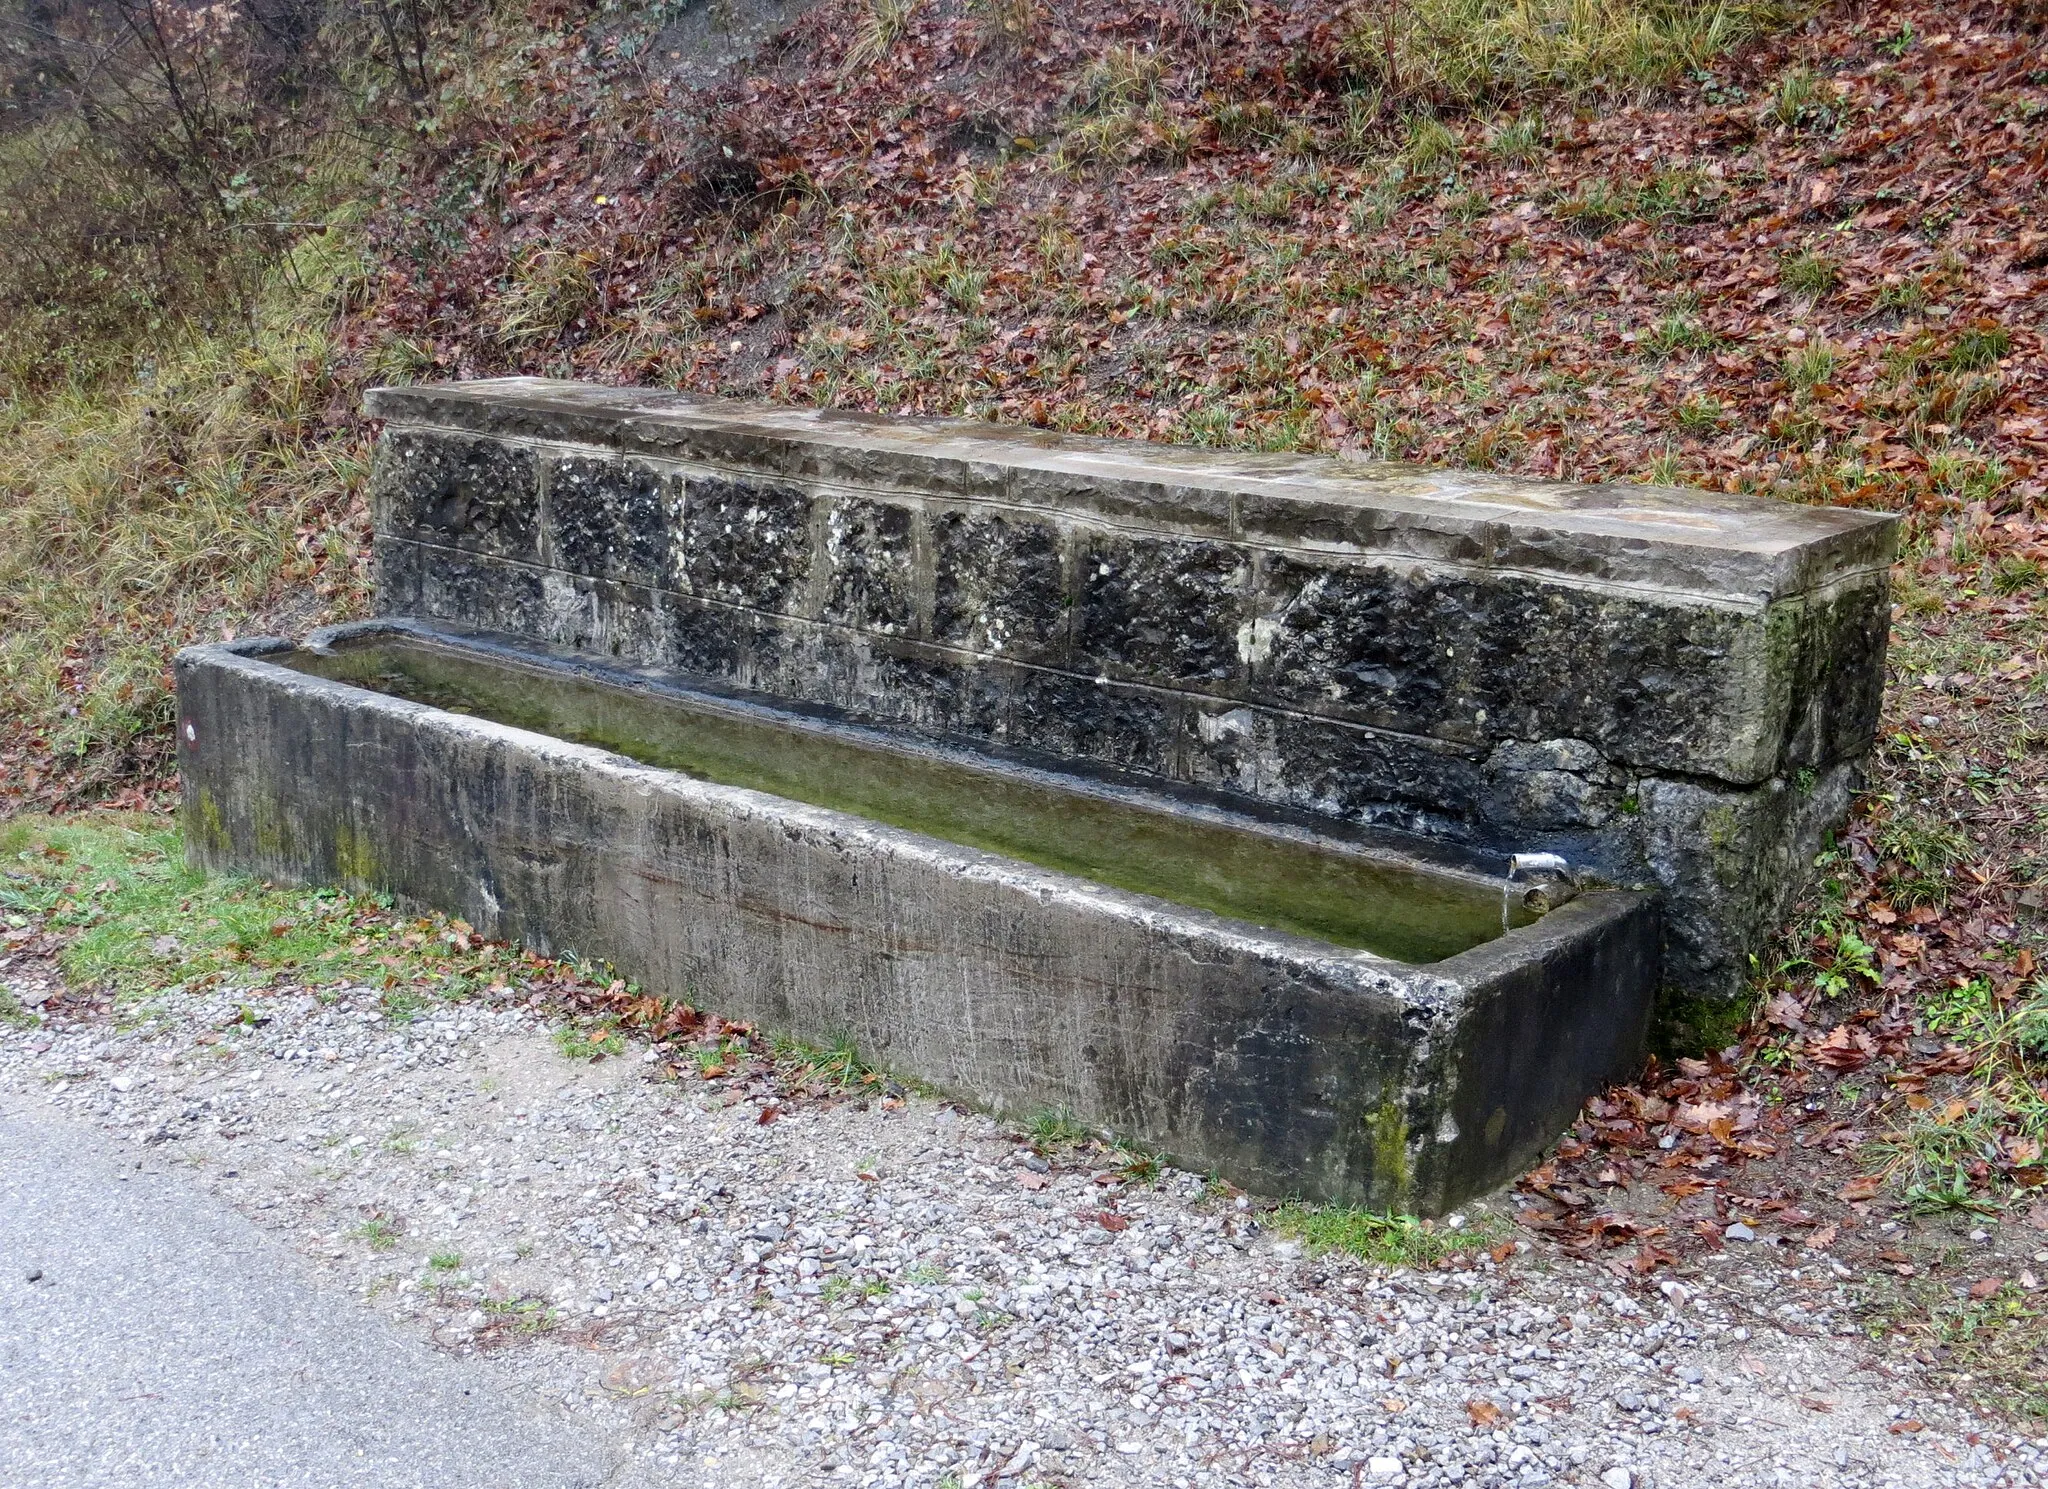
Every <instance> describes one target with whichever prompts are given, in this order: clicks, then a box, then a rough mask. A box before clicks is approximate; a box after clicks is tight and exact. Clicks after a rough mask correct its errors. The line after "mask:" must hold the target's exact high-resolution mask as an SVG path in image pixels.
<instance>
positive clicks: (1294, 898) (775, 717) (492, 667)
mask: <svg viewBox="0 0 2048 1489" xmlns="http://www.w3.org/2000/svg"><path fill="white" fill-rule="evenodd" d="M269 660H273V661H276V662H279V663H281V664H283V665H285V666H288V667H291V668H293V669H295V670H298V671H301V672H305V673H309V674H312V675H315V676H319V677H324V678H328V679H331V680H334V681H338V682H344V683H348V684H352V685H355V686H359V687H364V688H369V689H373V690H375V691H378V692H381V693H385V694H389V695H391V696H395V697H399V698H404V699H408V700H410V701H413V702H417V703H422V704H427V705H430V706H433V707H436V708H441V709H445V710H448V711H450V712H455V713H465V714H473V715H475V716H477V717H480V718H485V719H489V720H492V721H494V722H496V723H499V724H504V725H508V726H511V727H514V728H520V729H527V730H532V731H534V732H536V733H542V734H547V735H551V736H554V737H556V738H560V739H566V740H571V741H574V742H576V743H579V744H586V745H593V746H596V747H598V748H601V749H605V750H609V751H611V752H613V753H615V754H619V755H623V756H626V757H627V758H629V759H633V760H636V761H639V762H641V763H643V764H647V765H653V766H659V767H662V768H664V769H668V770H674V771H678V772H680V773H683V774H686V775H689V776H692V777H695V778H697V779H701V780H709V781H713V782H717V783H719V784H722V785H728V786H738V787H744V788H747V789H751V790H756V791H763V792H768V793H771V794H773V795H776V796H780V797H784V798H787V799H790V800H794V801H799V802H804V803H807V804H810V805H813V806H819V807H826V808H830V809H833V810H836V811H843V812H847V813H850V814H853V815H856V816H860V817H864V818H867V819H869V820H872V821H876V822H882V823H886V824H888V825H890V826H893V827H899V828H903V829H907V830H910V831H913V832H918V833H922V834H925V835H927V836H930V837H935V838H939V839H943V840H945V841H948V842H951V843H956V844H959V845H961V846H964V847H969V848H975V849H980V850H983V851H987V852H992V853H998V854H1003V855H1005V856H1008V857H1011V858H1016V859H1022V860H1024V861H1025V862H1028V863H1034V864H1038V865H1040V866H1041V867H1044V868H1049V869H1054V870H1058V871H1060V872H1063V873H1067V874H1072V875H1074V876H1076V877H1078V878H1083V879H1088V880H1093V881H1095V882H1097V883H1101V884H1106V885H1111V886H1114V887H1116V888H1118V889H1123V890H1128V891H1131V892H1133V893H1137V894H1144V895H1150V896H1154V897H1156V898H1159V899H1163V900H1168V901H1172V902H1174V903H1177V904H1181V905H1187V906H1191V907H1194V908H1197V909H1201V910H1206V911H1209V912H1211V913H1213V914H1217V915H1222V916H1226V917H1229V918H1231V919H1234V920H1240V921H1247V922H1250V923H1251V924H1253V925H1256V926H1258V927H1260V928H1262V929H1272V930H1279V931H1285V932H1289V933H1292V934H1295V935H1299V936H1305V937H1309V938H1312V939H1315V940H1318V941H1324V942H1328V943H1331V944H1333V945H1336V946H1340V947H1348V948H1354V949H1357V950H1361V951H1366V952H1370V953H1373V954H1375V955H1378V956H1381V957H1385V958H1388V959H1390V960H1393V961H1398V962H1403V963H1408V964H1411V965H1415V964H1425V963H1429V962H1435V961H1440V960H1442V959H1444V958H1447V957H1451V956H1455V955H1457V954H1458V953H1460V952H1462V951H1466V950H1469V949H1471V948H1472V947H1474V946H1477V945H1480V944H1481V943H1483V942H1486V941H1490V940H1493V939H1495V938H1496V937H1498V936H1499V935H1500V934H1501V933H1502V907H1503V899H1502V885H1501V882H1500V881H1499V880H1497V879H1488V878H1486V877H1482V876H1481V875H1479V874H1477V873H1473V874H1469V875H1467V874H1460V873H1457V872H1451V871H1445V870H1439V869H1435V868H1431V867H1422V866H1417V865H1414V864H1409V863H1405V862H1402V861H1400V860H1399V859H1397V858H1394V857H1391V856H1383V855H1379V854H1375V853H1373V852H1372V851H1370V850H1368V849H1364V848H1361V847H1358V846H1355V845H1351V844H1346V843H1341V842H1335V841H1330V840H1323V839H1311V838H1305V837H1304V836H1301V835H1293V834H1289V833H1285V832H1280V831H1275V830H1270V829H1268V828H1266V827H1265V826H1264V825H1262V824H1257V823H1251V822H1245V823H1242V824H1240V823H1237V822H1233V821H1229V820H1224V819H1222V818H1221V817H1220V815H1219V814H1217V813H1214V812H1202V811H1194V810H1191V809H1188V808H1187V807H1185V806H1182V805H1179V804H1177V803H1174V802H1172V801H1170V800H1166V799H1160V800H1158V801H1157V802H1148V801H1146V800H1144V799H1142V796H1141V795H1139V794H1137V793H1132V792H1128V791H1116V792H1113V793H1111V792H1105V791H1100V790H1091V789H1089V787H1088V785H1087V784H1086V783H1083V782H1079V781H1076V782H1074V783H1073V784H1071V785H1070V784H1068V783H1067V782H1065V781H1061V780H1057V779H1054V778H1052V777H1051V776H1049V775H1048V774H1047V773H1046V772H1042V771H1036V770H1027V769H1019V768H1017V767H1014V766H1012V765H1009V764H1007V763H1005V762H997V761H993V760H991V761H989V762H987V763H982V762H977V761H974V760H972V759H967V758H963V757H962V755H961V754H960V753H959V752H950V751H935V750H928V749H921V748H919V747H917V746H916V745H914V744H912V743H910V742H907V741H905V742H897V741H894V740H891V739H889V738H888V737H886V736H882V735H879V734H877V733H876V732H874V731H870V730H856V729H850V728H846V727H844V726H838V725H834V724H832V723H830V722H828V721H822V720H818V719H813V718H809V717H805V716H801V715H794V714H781V713H779V712H778V711H777V710H774V709H772V708H769V707H764V706H761V705H756V704H751V703H747V704H739V703H735V702H734V701H732V700H729V699H725V698H720V697H716V696H711V695H699V694H694V693H691V692H689V691H687V690H684V689H678V688H667V687H664V688H661V689H658V690H657V689H654V688H651V687H648V686H645V685H636V684H632V683H623V682H619V683H615V682H608V681H605V680H602V679H599V678H596V677H592V676H590V675H588V674H586V673H584V672H582V671H580V670H576V669H573V668H570V667H567V666H564V665H562V664H560V663H553V662H550V661H549V660H548V659H546V658H533V659H531V660H528V659H524V658H517V657H508V656H506V655H505V654H504V653H503V652H502V651H501V650H498V649H491V650H489V651H485V650H481V649H471V648H468V647H464V646H462V645H459V644H452V643H446V642H439V641H432V640H427V639H424V638H420V637H415V636H407V635H403V634H392V633H373V634H370V635H364V636H357V637H338V638H335V640H334V641H333V642H332V643H331V644H330V645H328V646H325V647H319V648H314V649H300V650H296V651H293V652H289V653H284V654H282V655H278V656H275V657H272V658H270V659H269ZM1509 914H1510V923H1511V924H1516V925H1521V924H1527V923H1529V922H1530V921H1531V920H1533V919H1534V918H1535V917H1534V913H1533V912H1532V911H1530V910H1529V909H1527V908H1526V907H1525V906H1523V905H1522V903H1521V902H1520V901H1519V899H1517V900H1515V901H1513V902H1512V903H1511V904H1510V906H1509Z"/></svg>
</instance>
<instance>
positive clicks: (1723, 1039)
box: [1650, 986, 1756, 1060]
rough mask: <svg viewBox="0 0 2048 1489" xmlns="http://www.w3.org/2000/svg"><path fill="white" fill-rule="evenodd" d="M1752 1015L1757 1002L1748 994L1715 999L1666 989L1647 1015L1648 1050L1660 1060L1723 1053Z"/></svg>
mask: <svg viewBox="0 0 2048 1489" xmlns="http://www.w3.org/2000/svg"><path fill="white" fill-rule="evenodd" d="M1755 1011H1756V999H1755V998H1754V997H1753V996H1752V995H1751V994H1750V993H1748V992H1747V991H1745V992H1742V993H1740V994H1737V995H1736V996H1735V997H1733V998H1715V997H1707V996H1702V995H1700V994H1698V993H1688V992H1686V991H1684V990H1683V989H1680V988H1675V987H1671V986H1666V987H1665V988H1664V989H1663V991H1662V992H1660V993H1659V994H1658V997H1657V1002H1656V1006H1655V1007H1654V1008H1653V1009H1652V1010H1651V1013H1650V1049H1651V1050H1652V1051H1653V1052H1654V1053H1655V1054H1656V1056H1657V1058H1658V1059H1660V1060H1675V1059H1677V1058H1678V1057H1679V1056H1681V1055H1692V1056H1699V1055H1705V1054H1710V1053H1712V1052H1713V1051H1715V1050H1724V1049H1726V1048H1728V1046H1729V1045H1731V1044H1734V1043H1735V1042H1736V1040H1738V1039H1739V1038H1740V1037H1741V1035H1742V1029H1743V1026H1744V1025H1745V1024H1747V1023H1748V1022H1749V1019H1750V1015H1751V1014H1753V1013H1754V1012H1755Z"/></svg>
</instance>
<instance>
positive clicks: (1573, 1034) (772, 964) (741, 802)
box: [177, 642, 1656, 1210]
mask: <svg viewBox="0 0 2048 1489" xmlns="http://www.w3.org/2000/svg"><path fill="white" fill-rule="evenodd" d="M288 649H289V648H287V647H286V646H285V644H284V643H281V642H245V643H237V644H234V645H230V646H205V647H197V648H193V649H191V650H189V651H186V652H184V653H182V654H180V656H179V658H178V663H177V673H178V699H179V709H180V715H181V719H180V740H181V747H182V748H181V759H180V764H181V768H182V774H183V779H184V789H185V809H186V821H187V823H188V844H189V851H190V853H191V854H192V856H193V859H194V861H195V862H196V863H197V864H199V865H200V866H202V867H205V868H209V869H214V870H234V871H239V872H252V873H257V874H261V875H264V876H265V877H268V878H271V879H274V880H279V881H283V882H291V883H342V884H347V885H351V886H354V887H358V888H375V889H382V890H389V891H392V892H395V893H397V894H400V895H403V896H405V897H407V898H409V899H411V900H414V901H418V902H423V903H426V904H431V905H436V906H440V907H442V908H445V909H447V910H449V911H452V912H456V913H459V914H461V915H463V916H464V917H466V918H467V919H468V920H470V921H471V923H473V924H475V925H476V926H478V927H480V928H481V929H483V930H484V931H485V932H486V933H488V934H490V935H493V936H507V937H518V938H519V939H521V940H522V941H524V942H526V943H527V944H529V945H532V946H534V947H537V948H539V949H542V950H547V951H554V952H565V951H569V950H577V951H584V952H589V953H593V954H598V955H602V956H604V957H607V958H609V959H610V960H611V961H613V962H614V963H615V964H617V965H618V966H619V967H620V969H621V970H622V971H623V972H624V973H625V974H626V975H627V976H629V977H632V978H634V979H636V980H638V981H640V982H641V983H642V984H644V985H645V986H647V987H650V988H652V989H655V990H657V991H660V992H663V993H667V994H672V995H676V996H683V997H688V998H690V999H692V1000H693V1001H696V1002H697V1003H699V1004H700V1005H704V1006H710V1007H715V1008H717V1009H719V1010H720V1011H722V1012H726V1013H730V1014H738V1015H741V1016H744V1017H749V1018H753V1019H757V1020H759V1021H760V1022H761V1023H763V1024H764V1025H766V1026H767V1027H770V1028H774V1029H777V1030H786V1031H789V1032H792V1033H796V1034H798V1035H802V1036H806V1037H809V1038H812V1039H816V1040H826V1039H831V1038H835V1037H839V1036H848V1037H851V1038H852V1039H853V1040H854V1041H856V1042H857V1043H858V1045H859V1046H860V1048H861V1049H862V1050H863V1051H864V1052H865V1053H868V1054H869V1055H871V1056H872V1057H873V1058H876V1059H878V1060H880V1061H882V1062H884V1063H885V1064H887V1065H889V1066H891V1067H894V1068H896V1069H899V1070H902V1071H905V1072H908V1073H912V1074H915V1075H918V1076H922V1077H924V1078H926V1079H928V1080H931V1081H933V1082H935V1083H936V1084H938V1085H940V1086H942V1087H945V1088H948V1089H951V1090H953V1091H956V1092H958V1093H960V1094H963V1095H966V1096H968V1097H970V1098H972V1099H976V1100H979V1101H982V1102H985V1103H989V1104H992V1105H995V1106H996V1107H998V1108H999V1109H1001V1108H1008V1109H1014V1110H1032V1109H1036V1108H1040V1107H1045V1106H1064V1107H1067V1108H1070V1109H1071V1110H1073V1111H1074V1112H1076V1113H1077V1114H1079V1115H1080V1116H1082V1117H1083V1118H1085V1119H1087V1120H1089V1121H1091V1122H1095V1123H1101V1124H1104V1125H1107V1126H1111V1127H1114V1128H1115V1129H1117V1130H1119V1131H1121V1132H1123V1133H1126V1134H1128V1135H1130V1136H1132V1137H1134V1138H1137V1139H1139V1140H1141V1141H1143V1142H1145V1143H1147V1144H1148V1145H1151V1146H1154V1147H1157V1148H1159V1149H1161V1150H1163V1151H1165V1152H1166V1153H1168V1154H1169V1155H1171V1156H1173V1157H1174V1158H1176V1159H1177V1160H1179V1161H1181V1162H1183V1163H1185V1164H1188V1165H1190V1166H1192V1167H1195V1168H1197V1169H1201V1168H1209V1167H1213V1168H1215V1169H1217V1170H1219V1171H1221V1172H1222V1173H1224V1174H1226V1175H1228V1176H1229V1177H1231V1178H1232V1179H1234V1180H1235V1181H1237V1182H1239V1183H1241V1184H1245V1185H1247V1186H1249V1187H1253V1188H1257V1189H1259V1190H1262V1191H1265V1192H1268V1193H1283V1194H1284V1193H1301V1194H1308V1195H1313V1196H1318V1197H1323V1198H1329V1199H1338V1200H1345V1201H1349V1202H1355V1203H1363V1204H1370V1205H1376V1206H1388V1205H1392V1206H1398V1207H1401V1208H1406V1209H1422V1210H1439V1209H1442V1208H1444V1207H1447V1206H1449V1205H1452V1204H1455V1203H1457V1202H1458V1201H1459V1200H1461V1199H1463V1198H1465V1197H1467V1196H1469V1195H1471V1194H1474V1193H1476V1192H1479V1191H1482V1190H1484V1189H1486V1188H1489V1187H1491V1186H1493V1185H1495V1184H1497V1183H1499V1182H1501V1181H1502V1180H1504V1179H1506V1178H1508V1177H1509V1176H1511V1175H1513V1174H1514V1173H1517V1172H1519V1171H1520V1170H1521V1169H1522V1168H1523V1167H1524V1166H1526V1164H1527V1163H1528V1162H1530V1161H1531V1160H1532V1159H1533V1158H1534V1157H1535V1156H1536V1154H1537V1153H1538V1152H1540V1150H1541V1149H1542V1148H1543V1147H1544V1146H1545V1145H1546V1144H1547V1143H1548V1142H1549V1141H1550V1140H1551V1139H1552V1138H1553V1137H1554V1136H1555V1134H1556V1132H1557V1131H1558V1129H1559V1128H1560V1127H1562V1126H1563V1125H1564V1124H1565V1123H1566V1122H1567V1121H1568V1120H1569V1119H1570V1117H1571V1115H1572V1113H1573V1112H1575V1111H1576V1110H1577V1108H1578V1105H1579V1103H1580V1102H1581V1101H1582V1100H1583V1098H1584V1096H1585V1095H1586V1094H1587V1093H1588V1092H1589V1091H1591V1090H1593V1089H1596V1088H1597V1087H1598V1085H1599V1084H1600V1083H1601V1082H1602V1081H1603V1080H1605V1079H1608V1078H1610V1077H1612V1076H1615V1075H1618V1074H1621V1073H1622V1072H1623V1071H1625V1070H1626V1069H1628V1068H1629V1067H1630V1066H1631V1065H1632V1063H1633V1061H1634V1060H1635V1059H1636V1058H1637V1056H1638V1054H1639V1051H1640V1048H1641V1043H1642V1038H1643V1029H1644V1023H1645V1018H1646V1014H1647V1007H1648V1002H1649V998H1648V993H1649V988H1650V980H1651V978H1652V976H1653V974H1654V965H1655V947H1656V915H1655V911H1654V908H1653V907H1652V905H1651V904H1650V903H1649V902H1648V901H1647V900H1646V899H1645V898H1643V897H1641V896H1637V895H1633V894H1629V893H1624V892H1603V893H1595V894H1590V895H1585V896H1582V897H1581V898H1579V899H1577V900H1575V901H1572V902H1571V903H1569V904H1567V905H1565V906H1564V907H1563V908H1561V909H1559V910H1556V911H1553V912H1552V913H1551V914H1550V915H1548V916H1546V917H1545V918H1544V919H1543V920H1541V921H1539V922H1538V923H1537V924H1535V925H1533V926H1528V927H1525V928H1522V929H1518V930H1517V931H1515V932H1514V933H1513V934H1512V935H1511V936H1506V937H1502V938H1500V939H1498V940H1495V941H1491V942H1488V943H1486V944H1484V945H1482V946H1480V947H1478V948H1476V949H1474V950H1471V951H1468V952H1464V953H1462V954H1460V955H1457V956H1454V957H1450V958H1448V959H1446V960H1443V961H1439V962H1435V963H1432V964H1430V965H1427V966H1420V967H1411V966H1404V965H1402V964H1399V963H1395V962H1391V961H1387V960H1385V959H1382V958H1379V957H1376V956H1373V955H1370V954H1368V953H1364V952H1357V953H1349V952H1344V951H1340V950H1339V949H1337V948H1335V947H1331V946H1328V945H1324V944H1322V943H1319V942H1314V941H1308V940H1304V939H1300V938H1296V937H1290V936H1286V935H1282V934H1277V933H1270V932H1261V931H1259V930H1258V929H1257V928H1256V927H1253V926H1251V925H1248V924H1245V923H1242V922H1235V921H1229V920H1224V919H1220V918H1218V917H1215V916H1211V915H1207V914H1205V913H1203V912H1200V911H1196V910H1187V909H1181V908H1178V907H1175V906H1173V905H1169V904H1167V903H1165V902H1164V901H1160V900H1155V899H1149V898H1146V897H1142V896H1137V895H1132V894H1126V893H1123V892H1120V891H1117V890H1114V889H1109V888H1104V887H1101V886H1099V885H1094V884H1090V883H1088V882H1085V881H1083V880H1079V879H1075V878H1071V877H1068V876H1066V875H1063V874H1058V873H1053V872H1050V871H1047V870H1041V869H1037V868H1034V867H1031V866H1029V865H1026V864H1022V863H1019V862H1017V861H1015V860H1011V859H1005V858H1000V857H996V856H994V855H990V854H985V853H979V852H976V851H973V850H971V849H965V848H959V847H955V846H952V845H950V844H947V843H942V842H938V841H936V840H934V839H931V838H927V837H924V836H921V835H919V834H915V833H909V832H902V831H898V830H895V829H892V828H888V827H884V826H879V825H877V824H875V823H872V822H868V821H865V820H863V819H860V818H856V817H851V816H847V815H844V814H841V813H837V812H832V811H827V810H824V809H820V808H813V807H807V806H802V805H799V804H796V803H794V802H790V801H787V800H784V799H782V798H780V797H776V796H770V795H766V794H763V793H759V792H754V791H747V790H741V789H738V788H734V787H728V786H720V785H715V784H711V783H708V782H705V781H699V780H693V779H691V778H689V777H686V776H683V775H680V774H677V773H675V772H671V771H666V770H660V769H655V768H651V767H648V766H643V765H639V764H635V763H634V762H632V761H629V760H626V759H624V758H622V757H620V756H617V755H613V754H609V753H606V752H604V751H600V750H596V749H591V748H587V747H584V746H580V745H575V744H570V743H565V742H563V741H561V740H558V739H554V738H551V737H549V736H547V735H542V734H535V733H530V732H527V731H524V730H519V729H513V728H508V727H505V726H503V725H500V724H496V723H492V722H489V721H487V720H484V719H480V718H475V717H469V716H465V715H462V714H457V713H452V712H448V711H445V710H442V709H437V708H430V707H426V706H424V705H421V704H417V703H411V702H407V701H403V700H400V699H396V698H392V697H387V696H384V695H382V694H379V693H372V692H368V691H365V690H362V689H358V688H354V687H351V686H348V685H345V684H342V683H338V682H333V681H328V680H326V679H322V678H317V677H312V676H308V675H305V674H303V673H300V672H296V671H290V670H287V669H286V668H284V667H282V666H279V665H276V664H275V663H273V662H267V661H265V660H264V659H263V658H264V656H265V655H266V654H268V655H280V654H282V652H283V651H285V650H288Z"/></svg>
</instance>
